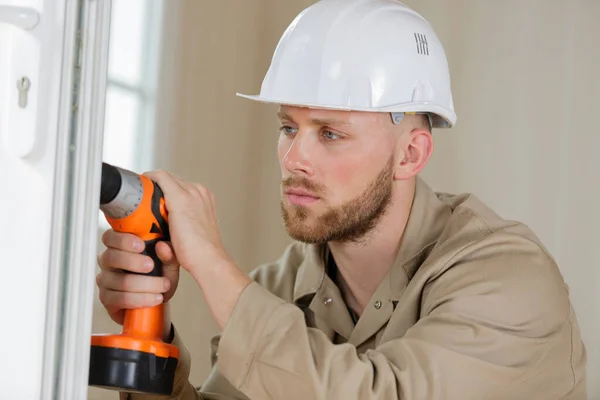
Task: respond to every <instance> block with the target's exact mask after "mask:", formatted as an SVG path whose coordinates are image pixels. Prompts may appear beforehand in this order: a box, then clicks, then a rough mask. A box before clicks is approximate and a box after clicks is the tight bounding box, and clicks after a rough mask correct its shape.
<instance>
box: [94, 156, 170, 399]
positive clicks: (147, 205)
mask: <svg viewBox="0 0 600 400" xmlns="http://www.w3.org/2000/svg"><path fill="white" fill-rule="evenodd" d="M100 209H101V210H102V212H103V213H104V216H105V217H106V220H107V221H108V223H109V224H110V226H111V227H112V228H113V229H114V230H115V231H118V232H127V233H132V234H134V235H136V236H138V237H139V238H141V239H142V240H144V242H145V243H146V247H145V249H144V253H143V254H146V255H148V256H149V257H151V258H152V259H153V260H154V269H153V270H152V271H151V272H149V273H148V274H146V275H151V276H162V262H161V261H160V259H159V258H158V256H157V255H156V251H155V246H156V244H157V243H158V242H159V241H168V240H169V227H168V218H167V211H166V208H165V200H164V197H163V193H162V191H161V189H160V187H159V186H158V185H157V184H156V183H155V182H153V181H152V180H150V179H149V178H148V177H146V176H144V175H138V174H136V173H134V172H131V171H127V170H124V169H121V168H117V167H114V166H112V165H109V164H107V163H102V184H101V189H100ZM163 319H164V305H163V304H159V305H157V306H154V307H149V308H140V309H130V310H125V322H124V324H123V330H122V332H121V334H118V335H109V334H100V335H93V336H92V343H91V352H90V370H89V385H90V386H97V387H102V388H106V389H113V390H119V391H123V392H135V393H151V394H161V395H170V394H171V392H172V391H173V381H174V378H175V368H176V367H177V362H178V359H179V349H178V348H177V347H175V346H173V345H171V344H168V343H165V342H163V341H162V332H163Z"/></svg>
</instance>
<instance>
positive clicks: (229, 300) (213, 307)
mask: <svg viewBox="0 0 600 400" xmlns="http://www.w3.org/2000/svg"><path fill="white" fill-rule="evenodd" d="M212 259H213V260H214V261H209V262H206V263H204V264H203V265H198V267H196V268H194V269H193V270H192V271H191V274H192V276H193V278H194V280H195V281H196V282H197V283H198V286H200V289H201V290H202V293H203V295H204V299H205V300H206V303H207V305H208V307H209V309H210V311H211V313H212V315H213V318H214V319H215V321H216V322H217V325H218V326H219V328H221V329H223V328H224V327H225V326H226V325H227V322H228V321H229V318H230V316H231V313H232V312H233V308H234V307H235V305H236V303H237V301H238V299H239V297H240V295H241V293H242V292H243V291H244V289H245V288H246V287H247V286H248V284H250V283H251V280H250V278H249V277H248V276H247V275H246V274H245V273H244V272H242V271H241V270H240V269H239V268H238V267H237V266H236V265H235V264H234V263H233V261H232V260H231V259H230V258H228V257H226V256H220V257H213V258H212Z"/></svg>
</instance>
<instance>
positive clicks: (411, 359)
mask: <svg viewBox="0 0 600 400" xmlns="http://www.w3.org/2000/svg"><path fill="white" fill-rule="evenodd" d="M244 97H248V98H250V99H252V100H256V101H260V102H266V103H274V104H278V105H279V111H278V116H279V118H280V121H281V134H280V137H279V142H278V156H279V162H280V167H281V173H282V185H281V187H282V200H281V206H282V214H283V219H284V222H285V226H286V228H287V232H288V233H289V235H290V236H291V237H292V238H293V239H295V241H294V244H292V245H291V246H289V247H288V248H287V249H286V250H285V252H284V253H283V255H282V256H281V258H279V259H278V260H276V261H274V262H270V263H267V264H265V265H262V266H260V267H259V268H257V269H255V270H253V272H252V273H251V274H250V276H248V275H247V274H245V273H244V272H243V271H242V269H240V268H239V267H238V266H237V265H236V264H235V263H234V262H233V261H232V259H231V257H229V256H228V254H227V252H226V251H225V249H224V246H223V244H222V242H221V239H220V235H219V228H218V225H217V220H216V216H215V199H214V197H213V195H212V194H211V193H210V192H209V191H208V190H207V189H206V188H205V187H203V186H202V185H201V184H198V183H190V182H186V181H184V180H182V179H180V178H178V177H176V176H173V175H171V174H169V173H167V172H165V171H154V172H150V173H147V176H149V177H151V178H152V179H153V180H155V181H156V182H157V183H158V184H159V186H160V187H161V188H162V189H163V191H164V194H165V200H166V204H167V208H168V209H169V213H170V214H169V223H170V229H171V243H169V244H167V243H160V244H159V246H158V247H157V250H158V254H159V256H160V257H161V258H162V260H163V261H164V262H165V264H166V267H165V271H166V272H165V275H166V277H164V278H161V277H148V276H143V275H135V276H132V275H125V274H122V273H120V272H119V271H117V270H118V269H128V270H130V271H137V272H143V271H145V269H144V268H146V267H145V266H144V265H145V264H144V262H145V261H148V260H147V259H146V257H145V256H143V255H140V254H137V253H139V252H140V251H141V250H142V248H141V245H142V243H141V242H140V241H139V240H138V239H136V237H135V236H132V235H127V234H119V233H116V232H114V231H112V230H109V231H107V232H106V233H105V234H104V235H103V243H104V244H105V245H106V246H107V250H106V251H104V252H103V253H102V254H101V255H100V257H99V264H100V266H101V272H100V274H99V275H98V279H97V282H98V286H99V293H100V299H101V301H102V302H103V304H104V306H105V307H106V309H107V311H108V312H109V313H110V315H111V317H112V318H113V319H114V320H115V321H117V322H120V323H122V318H123V310H124V309H125V308H128V307H142V306H153V305H155V304H157V303H158V302H167V304H168V301H169V299H170V298H171V296H172V295H173V292H174V290H175V288H176V286H177V279H178V276H179V273H178V268H179V267H180V266H181V268H183V269H184V270H186V271H187V272H188V273H190V274H191V276H192V277H193V278H194V279H195V281H196V282H197V284H198V286H199V290H201V291H202V293H203V296H204V298H205V300H206V303H207V304H208V307H209V308H210V310H211V312H212V315H213V317H214V319H215V320H216V322H217V324H218V326H219V327H220V329H221V334H220V335H219V336H218V337H217V338H215V340H214V341H213V342H212V349H213V354H212V360H213V370H212V373H211V375H210V376H209V378H208V380H207V381H206V382H205V383H204V384H203V385H202V386H201V387H199V388H195V387H193V385H192V384H191V383H190V382H189V379H188V378H189V371H190V362H191V360H190V355H189V352H188V351H187V350H186V347H185V345H184V343H183V342H182V341H181V338H180V337H179V335H178V333H177V329H176V327H175V325H174V324H171V320H170V318H167V321H166V324H165V331H164V339H165V340H166V341H169V342H172V343H174V344H176V345H177V346H178V347H179V348H180V350H181V358H180V362H179V365H178V367H177V376H176V378H175V385H174V394H173V396H172V397H168V398H172V399H180V400H192V399H285V400H289V399H345V400H351V399H361V400H367V399H418V400H423V399H461V400H465V399H473V400H475V399H477V400H481V399H502V400H506V399H527V400H532V399H544V400H548V399H577V400H583V399H585V398H586V373H585V364H586V351H585V347H584V345H583V343H582V339H581V334H580V330H579V327H578V323H577V320H576V316H575V314H574V312H573V308H572V305H571V302H570V299H569V293H568V290H567V287H566V285H565V283H564V281H563V277H562V276H561V273H560V271H559V268H558V266H557V265H556V263H555V261H554V260H553V258H552V256H551V255H550V254H549V253H548V251H546V249H545V248H544V246H543V244H542V243H540V240H539V239H538V238H537V237H536V235H535V234H534V233H533V232H532V231H531V230H530V229H529V228H528V227H527V226H525V225H524V224H522V223H518V222H512V221H506V220H504V219H502V218H501V217H500V216H498V215H496V214H495V213H494V212H493V211H492V210H490V209H489V208H488V207H486V205H484V204H482V202H481V201H480V200H478V199H477V197H475V196H474V195H469V194H462V195H451V194H442V193H437V192H434V191H433V190H432V189H431V188H430V187H429V186H428V185H427V184H426V183H425V182H424V180H423V179H422V178H421V177H420V175H419V173H420V171H421V170H422V169H423V168H424V166H425V165H426V163H427V161H428V159H429V157H430V155H431V153H432V149H433V139H432V134H431V130H432V129H433V128H450V127H452V126H453V125H454V124H455V123H456V119H457V117H456V114H455V111H454V107H453V102H452V94H451V85H450V77H449V71H448V65H447V60H446V56H445V53H444V49H443V48H442V45H441V43H440V41H439V39H438V37H437V36H436V34H435V32H434V30H433V29H432V27H431V26H430V24H429V23H428V22H427V21H426V20H425V19H424V18H423V17H422V16H420V15H419V14H417V13H416V12H414V11H413V10H411V9H409V8H408V7H406V6H405V5H403V4H401V3H399V2H397V1H395V0H322V1H320V2H318V3H315V4H314V5H312V6H311V7H309V8H307V9H306V10H304V11H303V12H302V13H300V14H299V15H298V16H297V18H296V19H295V20H294V21H293V22H292V23H291V24H290V25H289V27H288V29H287V30H286V31H285V33H284V34H283V36H282V38H281V40H280V42H279V44H278V46H277V48H276V50H275V53H274V56H273V59H272V63H271V65H270V68H269V70H268V72H267V74H266V76H265V78H264V81H263V84H262V88H261V91H260V94H259V95H258V96H244ZM164 285H166V286H164ZM190 317H191V318H193V316H191V315H190ZM121 398H122V399H130V400H141V399H144V400H146V399H148V400H149V399H157V398H161V397H156V396H147V395H141V394H125V393H122V394H121ZM162 398H167V397H162Z"/></svg>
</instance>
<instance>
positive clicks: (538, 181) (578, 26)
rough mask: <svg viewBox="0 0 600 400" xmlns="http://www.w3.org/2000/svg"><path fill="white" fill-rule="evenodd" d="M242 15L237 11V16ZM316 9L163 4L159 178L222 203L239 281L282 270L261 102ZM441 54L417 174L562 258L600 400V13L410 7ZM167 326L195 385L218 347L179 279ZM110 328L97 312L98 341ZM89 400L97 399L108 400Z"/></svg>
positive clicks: (261, 0)
mask: <svg viewBox="0 0 600 400" xmlns="http://www.w3.org/2000/svg"><path fill="white" fill-rule="evenodd" d="M232 3H233V4H232ZM310 3H312V2H311V1H306V0H303V1H294V2H282V1H275V0H245V1H236V2H204V1H195V0H189V1H182V0H178V1H173V0H172V1H169V6H168V7H165V8H166V24H167V28H166V33H165V38H166V46H165V49H164V54H163V60H164V61H163V62H164V65H163V75H162V81H161V86H162V87H161V96H159V97H160V98H161V105H159V107H158V108H159V110H160V111H159V114H158V117H157V118H158V122H157V123H158V126H159V133H158V135H159V136H160V142H159V144H158V146H157V150H158V151H157V156H158V158H157V164H156V166H157V167H159V168H166V169H169V170H172V171H173V172H175V173H177V174H179V175H182V176H184V177H185V178H187V179H191V180H196V181H200V182H202V183H204V184H205V185H206V186H207V187H209V188H210V189H212V190H213V191H214V192H215V194H216V197H217V201H218V213H219V220H220V226H221V230H222V236H223V239H224V241H225V244H226V247H227V249H228V250H229V251H230V252H231V254H232V256H233V257H234V258H235V260H236V261H237V262H238V263H239V265H240V266H241V267H243V268H244V269H246V270H250V269H252V268H254V267H255V266H256V265H257V264H259V263H260V262H264V261H267V260H271V259H273V258H275V257H277V256H278V255H279V253H280V252H281V250H282V249H283V247H284V246H285V245H286V244H287V243H288V239H287V237H286V235H285V233H284V231H283V229H282V227H281V222H280V218H279V198H278V183H279V170H278V167H277V159H276V153H275V144H276V132H275V128H276V124H275V115H274V110H275V109H274V108H272V107H271V106H265V105H258V104H254V103H251V102H249V101H247V100H243V99H239V98H236V97H235V92H236V91H243V92H256V91H258V90H259V88H260V82H261V80H262V76H263V74H264V72H265V71H266V68H267V67H268V63H269V61H270V57H271V54H272V51H273V49H274V46H275V44H276V43H277V40H278V39H279V36H280V34H281V33H282V32H283V30H284V28H285V26H286V25H287V24H288V23H289V22H290V21H291V19H292V18H293V17H294V16H295V15H296V13H297V12H299V11H300V10H301V9H302V8H304V7H305V6H306V5H308V4H310ZM406 3H407V4H408V5H411V6H413V7H415V8H416V9H417V10H418V11H420V12H422V13H423V14H424V15H425V16H426V18H428V19H429V20H430V22H431V23H432V24H433V26H434V28H435V29H436V30H437V32H438V34H439V36H440V38H441V40H442V42H443V43H444V45H445V46H446V50H447V53H448V58H449V61H450V67H451V72H452V78H453V88H454V99H455V105H456V109H457V113H458V116H459V121H458V125H457V126H456V128H455V129H453V130H452V131H436V132H435V137H436V150H435V154H434V157H433V159H432V160H431V163H430V165H429V166H428V168H427V169H426V171H425V173H424V175H425V177H426V179H427V180H428V181H429V182H430V183H431V184H432V185H433V186H434V187H435V188H436V189H439V190H442V191H452V192H457V191H459V192H462V191H470V192H475V193H476V194H478V195H479V196H480V197H481V198H482V199H483V200H485V201H486V202H488V204H490V205H491V206H492V207H494V208H495V209H496V210H497V211H498V212H499V213H500V214H502V215H504V216H506V217H507V218H512V219H520V220H523V221H525V222H527V223H528V224H530V225H531V226H532V227H533V228H534V229H535V230H536V231H537V232H538V234H539V236H540V237H541V238H542V239H543V240H544V241H545V243H546V244H547V246H548V247H549V249H550V250H551V251H552V252H553V254H554V255H555V256H556V258H557V259H558V261H559V263H560V265H561V268H562V271H563V273H564V276H565V279H566V280H567V283H568V284H569V286H570V289H571V292H572V297H573V302H574V303H575V306H576V309H577V312H578V315H579V319H580V323H581V327H582V329H583V333H584V338H585V340H586V343H587V346H588V352H589V357H590V361H589V372H590V376H591V377H592V378H591V379H590V397H589V398H590V399H592V398H600V382H599V383H597V382H598V381H597V380H596V379H594V378H593V377H595V376H597V375H598V373H600V365H599V362H600V354H599V352H600V346H599V343H600V341H599V340H598V339H597V337H598V336H599V335H600V318H599V317H600V316H599V315H598V305H599V304H600V295H596V294H594V289H595V288H597V287H598V286H599V285H600V279H598V278H599V273H598V269H599V268H600V252H598V251H597V250H596V246H597V243H598V242H599V239H600V234H598V233H597V232H598V231H597V229H596V227H597V226H599V225H600V214H599V212H598V206H597V205H596V203H597V199H598V197H599V196H600V190H599V189H598V182H599V180H600V157H599V156H598V152H599V150H600V139H599V135H598V132H596V131H597V128H596V123H595V122H596V121H595V117H596V115H595V114H596V113H597V112H598V111H597V110H598V106H600V83H599V82H600V81H599V80H598V76H597V71H598V65H600V47H599V46H598V45H597V38H598V37H600V26H599V25H597V24H596V22H597V17H598V16H600V2H597V1H591V0H590V1H584V0H580V1H578V0H569V1H547V0H536V1H533V0H532V1H526V2H524V1H516V0H512V1H505V0H503V1H499V0H498V1H485V2H483V1H480V0H470V1H467V0H464V1H460V0H448V1H443V2H442V1H433V0H431V1H427V0H420V1H417V0H407V1H406ZM173 304H174V320H175V323H176V324H177V326H178V327H179V330H180V331H181V334H182V336H183V338H184V340H185V342H186V343H187V345H188V346H189V348H190V350H191V351H192V355H193V360H194V363H193V366H192V377H191V379H192V381H193V383H195V384H200V383H201V382H202V381H203V379H204V378H205V377H206V375H207V373H208V371H209V369H208V368H209V367H208V349H209V345H208V341H209V338H210V336H212V335H213V334H215V333H216V332H217V330H216V326H215V324H214V322H213V321H212V319H211V318H210V316H209V313H208V311H207V309H206V307H205V304H204V301H203V299H202V296H201V293H200V291H199V290H198V288H197V287H196V285H195V283H194V282H192V281H191V279H189V277H188V276H185V275H184V277H183V278H182V283H181V285H180V288H179V292H178V293H177V295H176V297H175V299H174V300H173ZM107 329H117V328H116V327H115V326H114V325H110V324H109V323H108V322H107V320H106V317H105V316H104V314H103V312H102V310H101V308H100V307H98V308H97V312H96V314H95V319H94V331H95V332H97V331H106V330H107ZM111 395H112V394H108V393H106V392H103V391H94V390H93V391H91V395H90V398H97V399H100V398H114V397H111Z"/></svg>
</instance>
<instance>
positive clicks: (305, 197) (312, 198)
mask: <svg viewBox="0 0 600 400" xmlns="http://www.w3.org/2000/svg"><path fill="white" fill-rule="evenodd" d="M285 196H286V198H287V200H288V201H289V202H290V203H292V204H294V205H308V204H312V203H315V202H316V201H318V200H319V197H318V196H317V195H315V194H313V193H311V192H309V191H307V190H303V189H293V188H290V189H286V191H285Z"/></svg>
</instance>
